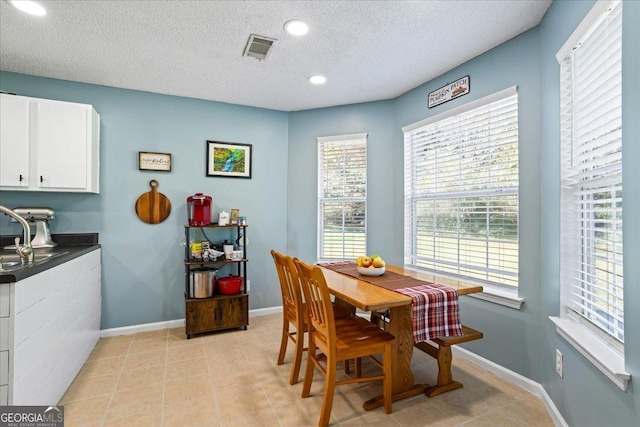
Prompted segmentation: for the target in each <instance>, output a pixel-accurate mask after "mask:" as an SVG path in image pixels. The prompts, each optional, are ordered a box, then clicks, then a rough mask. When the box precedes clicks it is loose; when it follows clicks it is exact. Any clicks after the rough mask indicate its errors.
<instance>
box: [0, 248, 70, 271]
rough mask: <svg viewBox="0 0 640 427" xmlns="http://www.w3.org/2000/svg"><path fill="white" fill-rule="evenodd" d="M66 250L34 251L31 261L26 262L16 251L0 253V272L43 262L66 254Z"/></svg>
mask: <svg viewBox="0 0 640 427" xmlns="http://www.w3.org/2000/svg"><path fill="white" fill-rule="evenodd" d="M66 253H67V252H46V253H38V252H36V253H35V254H34V255H33V263H31V264H27V263H25V262H23V260H22V259H21V258H20V256H18V254H16V253H13V252H12V253H0V258H1V259H2V266H1V267H0V273H1V272H3V271H5V272H8V271H16V270H20V269H22V268H26V267H29V266H31V265H39V264H42V263H43V262H47V261H49V260H51V259H53V258H56V257H59V256H61V255H64V254H66Z"/></svg>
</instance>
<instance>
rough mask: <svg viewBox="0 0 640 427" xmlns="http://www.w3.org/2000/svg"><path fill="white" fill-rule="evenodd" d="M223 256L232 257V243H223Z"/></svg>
mask: <svg viewBox="0 0 640 427" xmlns="http://www.w3.org/2000/svg"><path fill="white" fill-rule="evenodd" d="M222 249H223V250H224V258H225V259H233V245H223V248H222Z"/></svg>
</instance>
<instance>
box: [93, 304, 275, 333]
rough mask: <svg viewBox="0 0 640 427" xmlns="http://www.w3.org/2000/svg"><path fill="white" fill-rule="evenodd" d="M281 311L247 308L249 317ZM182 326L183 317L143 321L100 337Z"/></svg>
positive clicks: (269, 308) (112, 330)
mask: <svg viewBox="0 0 640 427" xmlns="http://www.w3.org/2000/svg"><path fill="white" fill-rule="evenodd" d="M274 313H282V306H277V307H268V308H258V309H255V310H249V317H257V316H266V315H267V314H274ZM171 328H184V319H175V320H166V321H164V322H155V323H143V324H141V325H132V326H123V327H121V328H110V329H102V330H101V331H100V338H107V337H115V336H118V335H129V334H135V333H138V332H147V331H157V330H159V329H171Z"/></svg>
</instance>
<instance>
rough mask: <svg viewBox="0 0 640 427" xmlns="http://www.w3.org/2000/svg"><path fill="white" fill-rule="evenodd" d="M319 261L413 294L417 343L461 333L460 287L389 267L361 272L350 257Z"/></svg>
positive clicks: (414, 336)
mask: <svg viewBox="0 0 640 427" xmlns="http://www.w3.org/2000/svg"><path fill="white" fill-rule="evenodd" d="M318 265H320V266H322V267H325V268H328V269H329V270H333V271H336V272H338V273H342V274H345V275H347V276H351V277H355V278H356V279H358V280H362V281H365V282H369V283H371V284H374V285H377V286H381V287H383V288H386V289H390V290H393V291H395V292H399V293H401V294H403V295H407V296H409V297H411V299H412V300H413V304H412V307H411V308H412V318H413V340H414V342H416V343H419V342H422V341H426V340H429V339H433V338H436V337H442V336H458V335H462V325H461V324H460V306H459V305H458V291H456V290H455V289H452V288H449V287H447V286H443V285H438V284H435V283H428V282H425V281H422V280H418V279H415V278H413V277H407V276H404V275H402V274H398V273H395V272H393V271H387V272H385V274H384V275H382V276H378V277H368V276H362V275H360V274H358V269H357V267H356V265H355V263H353V262H351V261H340V262H330V263H322V264H318Z"/></svg>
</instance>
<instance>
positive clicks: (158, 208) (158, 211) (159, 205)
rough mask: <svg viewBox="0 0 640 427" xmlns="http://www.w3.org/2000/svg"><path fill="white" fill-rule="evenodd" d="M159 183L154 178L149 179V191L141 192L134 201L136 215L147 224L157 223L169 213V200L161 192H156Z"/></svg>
mask: <svg viewBox="0 0 640 427" xmlns="http://www.w3.org/2000/svg"><path fill="white" fill-rule="evenodd" d="M159 185H160V184H159V183H158V181H156V180H155V179H152V180H151V181H149V186H150V187H151V191H149V192H148V193H144V194H142V195H141V196H140V197H138V200H137V201H136V215H138V218H140V220H142V221H144V222H146V223H148V224H159V223H161V222H162V221H164V220H165V219H167V217H168V216H169V214H170V213H171V202H170V201H169V199H168V198H167V196H165V195H164V194H162V193H158V190H157V188H158V186H159Z"/></svg>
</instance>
